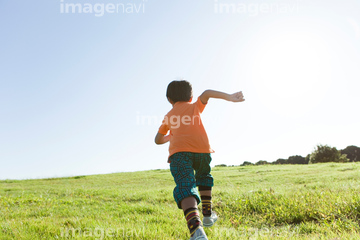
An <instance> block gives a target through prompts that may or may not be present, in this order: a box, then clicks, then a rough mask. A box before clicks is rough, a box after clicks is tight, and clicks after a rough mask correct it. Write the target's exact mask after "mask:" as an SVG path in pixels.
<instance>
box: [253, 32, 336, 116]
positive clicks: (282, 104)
mask: <svg viewBox="0 0 360 240" xmlns="http://www.w3.org/2000/svg"><path fill="white" fill-rule="evenodd" d="M255 56H256V57H255V62H254V63H253V70H252V74H253V81H254V83H255V87H256V91H257V93H258V94H259V98H260V99H261V101H262V102H263V104H265V105H266V106H267V107H268V108H269V109H271V110H272V111H275V112H276V113H279V114H282V115H287V116H290V115H303V114H305V113H307V112H308V111H309V110H311V109H312V108H313V107H315V106H316V105H317V104H318V103H319V102H320V101H321V99H322V97H323V96H324V93H325V92H326V88H327V82H328V81H329V79H330V78H329V76H330V71H331V67H330V59H329V52H328V50H327V47H326V44H325V42H324V41H323V40H322V39H321V38H320V37H318V36H316V35H312V34H305V33H303V32H293V33H284V34H275V35H272V36H271V37H268V38H264V39H263V41H262V44H261V45H260V46H259V47H258V49H257V53H256V54H255Z"/></svg>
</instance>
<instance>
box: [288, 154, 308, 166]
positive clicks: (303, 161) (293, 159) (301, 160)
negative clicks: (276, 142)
mask: <svg viewBox="0 0 360 240" xmlns="http://www.w3.org/2000/svg"><path fill="white" fill-rule="evenodd" d="M287 163H288V164H308V161H306V158H304V157H302V156H299V155H296V156H290V157H289V159H288V161H287Z"/></svg>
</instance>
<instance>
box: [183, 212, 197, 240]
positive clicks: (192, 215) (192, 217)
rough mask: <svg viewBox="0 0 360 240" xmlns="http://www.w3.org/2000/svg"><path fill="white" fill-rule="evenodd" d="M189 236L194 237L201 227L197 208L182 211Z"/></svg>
mask: <svg viewBox="0 0 360 240" xmlns="http://www.w3.org/2000/svg"><path fill="white" fill-rule="evenodd" d="M184 215H185V218H186V221H187V225H188V228H189V231H190V235H191V236H192V235H194V233H195V231H196V229H198V228H199V227H200V226H201V221H200V215H199V211H198V210H197V208H189V209H186V210H185V211H184Z"/></svg>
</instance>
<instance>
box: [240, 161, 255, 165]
mask: <svg viewBox="0 0 360 240" xmlns="http://www.w3.org/2000/svg"><path fill="white" fill-rule="evenodd" d="M248 165H254V164H253V163H252V162H248V161H245V162H243V164H241V165H240V166H248Z"/></svg>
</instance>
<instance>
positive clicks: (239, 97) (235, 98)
mask: <svg viewBox="0 0 360 240" xmlns="http://www.w3.org/2000/svg"><path fill="white" fill-rule="evenodd" d="M209 98H219V99H224V100H226V101H230V102H243V101H245V99H244V95H243V94H242V92H241V91H240V92H236V93H233V94H227V93H223V92H219V91H214V90H206V91H205V92H203V93H202V94H201V95H200V101H201V102H202V103H203V104H207V102H208V100H209Z"/></svg>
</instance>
